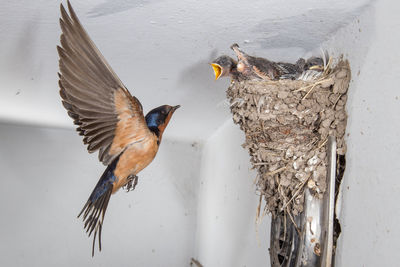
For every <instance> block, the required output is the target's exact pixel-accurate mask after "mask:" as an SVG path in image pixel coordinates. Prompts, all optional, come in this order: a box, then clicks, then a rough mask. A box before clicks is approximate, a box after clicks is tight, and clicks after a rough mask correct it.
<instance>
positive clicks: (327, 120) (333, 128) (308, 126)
mask: <svg viewBox="0 0 400 267" xmlns="http://www.w3.org/2000/svg"><path fill="white" fill-rule="evenodd" d="M349 82H350V66H349V63H348V61H345V60H342V59H340V60H339V61H338V62H337V63H336V64H335V66H334V67H330V66H329V65H328V67H327V68H326V69H325V71H324V73H323V74H322V75H321V76H320V77H319V78H318V79H317V80H314V81H302V80H279V81H255V80H250V81H232V82H231V85H230V86H229V88H228V90H227V97H228V99H229V101H230V107H231V112H232V114H233V121H234V122H235V123H236V124H239V125H240V128H241V129H242V130H243V131H244V132H245V135H246V141H245V143H244V144H243V147H244V148H246V149H247V150H248V152H249V154H250V156H251V159H250V161H251V163H252V165H253V167H254V168H255V169H257V171H258V176H257V180H256V185H257V191H259V193H260V203H261V199H262V198H263V199H264V200H265V201H266V204H265V208H264V213H265V212H271V213H272V214H273V215H275V214H277V213H280V212H282V211H285V212H287V213H288V214H289V215H290V216H292V215H298V214H300V213H301V212H302V211H303V203H304V188H305V187H306V186H307V187H308V188H310V189H311V191H312V192H313V194H314V196H316V197H322V195H323V193H324V192H325V190H326V188H327V184H326V180H325V179H326V172H327V153H326V146H325V143H326V142H327V139H328V136H329V135H333V136H335V137H336V142H337V154H338V155H344V154H345V153H346V144H345V141H344V135H345V130H346V123H347V114H346V110H345V106H346V101H347V90H348V87H349ZM259 212H260V207H259V208H258V215H259Z"/></svg>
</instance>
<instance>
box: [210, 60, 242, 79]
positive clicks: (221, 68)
mask: <svg viewBox="0 0 400 267" xmlns="http://www.w3.org/2000/svg"><path fill="white" fill-rule="evenodd" d="M236 64H237V62H236V61H235V60H234V59H233V58H231V57H228V56H225V55H223V56H220V57H219V58H217V59H215V60H213V62H211V63H210V65H211V67H212V68H213V70H214V74H215V80H218V79H219V78H220V77H225V76H231V77H232V78H237V75H238V72H237V70H236Z"/></svg>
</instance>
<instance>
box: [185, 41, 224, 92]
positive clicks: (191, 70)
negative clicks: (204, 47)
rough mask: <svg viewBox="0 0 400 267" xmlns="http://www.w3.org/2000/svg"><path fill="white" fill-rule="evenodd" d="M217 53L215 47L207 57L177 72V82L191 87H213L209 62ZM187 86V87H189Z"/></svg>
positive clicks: (213, 82)
mask: <svg viewBox="0 0 400 267" xmlns="http://www.w3.org/2000/svg"><path fill="white" fill-rule="evenodd" d="M217 55H218V51H217V49H213V50H212V51H211V52H210V54H209V56H208V57H207V59H203V60H200V61H198V62H196V63H194V64H192V65H190V66H188V67H186V68H185V69H184V71H182V72H181V73H180V74H179V78H178V84H180V85H184V86H189V85H190V86H189V87H190V88H193V89H199V88H204V89H212V88H214V87H215V81H214V78H213V77H214V74H213V70H212V68H211V67H210V62H211V61H212V60H214V59H215V58H216V57H217ZM189 87H188V88H189Z"/></svg>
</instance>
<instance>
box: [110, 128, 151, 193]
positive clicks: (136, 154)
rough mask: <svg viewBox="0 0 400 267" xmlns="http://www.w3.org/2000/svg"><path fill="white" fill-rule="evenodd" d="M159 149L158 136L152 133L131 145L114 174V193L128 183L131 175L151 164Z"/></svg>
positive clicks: (123, 154)
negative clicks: (115, 178)
mask: <svg viewBox="0 0 400 267" xmlns="http://www.w3.org/2000/svg"><path fill="white" fill-rule="evenodd" d="M157 151H158V145H157V137H156V136H155V135H151V136H148V137H146V138H145V139H144V140H143V141H141V142H137V143H134V144H132V145H130V146H129V147H128V148H127V149H126V150H125V151H124V153H122V155H121V156H120V158H119V161H118V163H117V166H116V168H115V170H114V175H115V176H116V177H117V180H116V181H115V183H114V187H113V193H115V192H116V191H118V189H119V188H121V187H122V186H124V185H125V184H126V183H127V181H128V180H127V178H128V176H129V175H136V174H138V173H139V172H140V171H141V170H143V169H144V168H145V167H146V166H147V165H149V164H150V163H151V162H152V161H153V159H154V157H155V156H156V154H157Z"/></svg>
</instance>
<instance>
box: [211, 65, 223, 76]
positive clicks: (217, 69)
mask: <svg viewBox="0 0 400 267" xmlns="http://www.w3.org/2000/svg"><path fill="white" fill-rule="evenodd" d="M211 67H212V68H213V70H214V74H215V80H218V78H219V77H221V74H222V68H221V66H220V65H218V64H215V63H211Z"/></svg>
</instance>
